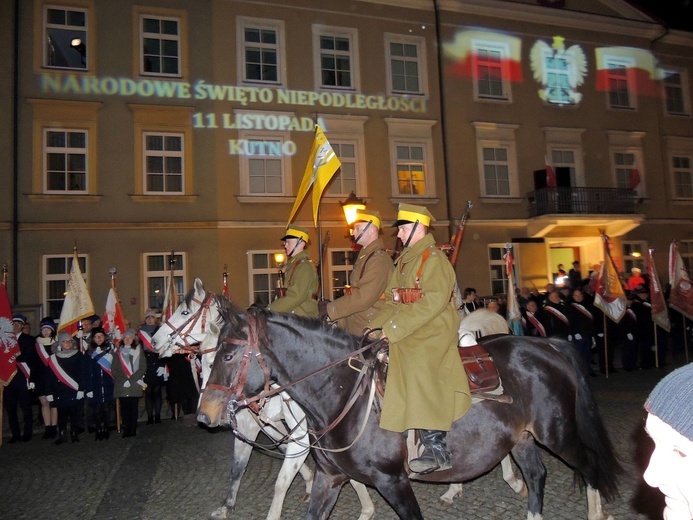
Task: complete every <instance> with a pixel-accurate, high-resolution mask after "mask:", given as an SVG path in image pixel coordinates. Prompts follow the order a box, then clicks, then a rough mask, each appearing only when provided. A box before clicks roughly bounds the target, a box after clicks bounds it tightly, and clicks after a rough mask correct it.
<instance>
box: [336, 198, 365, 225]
mask: <svg viewBox="0 0 693 520" xmlns="http://www.w3.org/2000/svg"><path fill="white" fill-rule="evenodd" d="M339 204H340V205H341V206H342V211H343V212H344V217H345V218H346V222H347V225H348V226H350V227H351V225H352V224H353V223H354V220H355V219H356V212H357V211H358V210H360V209H361V210H363V209H366V203H365V202H364V201H363V200H361V199H359V198H358V197H357V196H356V193H354V192H353V191H352V192H351V193H350V194H349V196H348V197H347V199H346V200H345V201H344V202H340V203H339Z"/></svg>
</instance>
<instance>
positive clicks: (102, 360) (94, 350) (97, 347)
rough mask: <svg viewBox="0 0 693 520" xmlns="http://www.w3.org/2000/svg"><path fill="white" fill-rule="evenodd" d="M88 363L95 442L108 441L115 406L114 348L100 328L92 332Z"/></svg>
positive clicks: (87, 384) (88, 383)
mask: <svg viewBox="0 0 693 520" xmlns="http://www.w3.org/2000/svg"><path fill="white" fill-rule="evenodd" d="M87 352H88V354H87V355H88V359H89V363H87V365H88V367H89V378H88V379H87V382H86V391H87V392H86V395H87V405H88V406H89V407H91V411H92V414H93V417H94V423H95V426H96V436H95V440H97V441H99V440H101V439H108V437H109V427H110V421H111V413H112V409H113V407H114V404H115V397H114V395H113V376H112V374H111V366H112V363H113V352H114V350H113V346H112V345H111V344H110V343H109V342H108V339H107V338H106V332H105V331H104V330H103V329H102V328H100V327H97V328H94V329H92V331H91V344H90V346H89V350H88V351H87Z"/></svg>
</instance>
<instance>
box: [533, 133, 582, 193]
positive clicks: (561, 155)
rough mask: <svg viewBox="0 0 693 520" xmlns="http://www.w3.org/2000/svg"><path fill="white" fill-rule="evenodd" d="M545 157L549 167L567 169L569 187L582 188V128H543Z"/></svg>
mask: <svg viewBox="0 0 693 520" xmlns="http://www.w3.org/2000/svg"><path fill="white" fill-rule="evenodd" d="M542 130H543V131H544V136H545V137H544V138H545V139H546V157H548V159H549V163H550V164H551V167H552V168H554V171H556V168H561V167H562V168H568V170H569V172H570V185H571V186H584V185H585V180H584V179H585V176H584V167H583V162H582V156H583V153H582V134H583V133H584V132H585V129H584V128H565V127H544V128H542Z"/></svg>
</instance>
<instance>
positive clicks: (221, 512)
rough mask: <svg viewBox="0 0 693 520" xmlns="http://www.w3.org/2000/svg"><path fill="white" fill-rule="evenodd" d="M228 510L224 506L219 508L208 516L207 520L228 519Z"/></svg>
mask: <svg viewBox="0 0 693 520" xmlns="http://www.w3.org/2000/svg"><path fill="white" fill-rule="evenodd" d="M228 513H229V508H228V507H226V506H221V507H219V508H217V509H215V510H214V511H212V513H211V514H210V515H209V520H225V519H226V518H228Z"/></svg>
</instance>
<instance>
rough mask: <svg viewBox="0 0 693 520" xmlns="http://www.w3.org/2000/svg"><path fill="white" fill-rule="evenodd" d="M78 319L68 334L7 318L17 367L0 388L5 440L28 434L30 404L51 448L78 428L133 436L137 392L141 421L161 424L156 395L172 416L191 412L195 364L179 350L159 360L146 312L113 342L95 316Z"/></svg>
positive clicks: (75, 435)
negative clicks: (75, 328) (76, 328)
mask: <svg viewBox="0 0 693 520" xmlns="http://www.w3.org/2000/svg"><path fill="white" fill-rule="evenodd" d="M80 324H81V330H80V331H79V332H78V333H77V334H76V335H75V336H73V335H71V334H69V333H68V332H66V331H65V330H63V331H61V332H60V333H57V329H58V324H57V323H56V322H55V320H54V319H53V318H52V317H49V316H48V317H44V318H43V319H42V320H41V322H40V324H39V327H38V328H39V335H38V336H37V337H34V336H32V335H31V329H30V327H28V325H29V324H28V322H27V318H26V317H25V316H24V315H22V314H20V313H16V314H14V315H13V317H12V326H13V329H14V335H15V337H16V338H17V343H18V345H19V350H20V353H19V355H18V356H17V358H16V361H17V372H16V373H15V375H14V377H12V379H11V381H10V382H9V384H8V385H7V386H6V387H5V388H4V390H3V404H4V408H5V410H6V411H7V418H8V423H9V427H10V432H11V437H10V439H9V441H8V443H10V444H14V443H16V442H22V441H23V442H28V441H30V440H31V439H32V436H33V428H34V407H35V405H36V404H38V410H39V414H38V419H39V420H40V422H41V423H42V424H43V435H42V438H43V439H51V440H53V442H54V443H55V444H57V445H60V444H63V443H65V442H68V440H70V441H71V442H79V440H80V435H81V434H82V433H85V432H87V433H89V434H93V435H94V440H96V441H102V440H107V439H109V438H110V435H111V432H112V431H113V430H114V429H116V428H120V431H121V432H122V436H123V437H125V438H128V437H135V436H136V435H137V424H138V421H139V417H140V409H141V408H142V407H141V406H140V402H141V399H142V398H143V397H144V411H146V415H147V424H148V425H149V424H157V423H161V414H162V407H163V405H164V402H165V399H164V393H165V394H166V401H168V403H169V407H170V410H171V415H172V417H173V418H174V419H178V418H179V417H181V416H183V415H184V414H189V415H190V414H193V413H194V411H195V407H196V406H197V399H198V395H199V390H198V386H196V383H195V379H196V378H197V373H198V366H197V364H196V362H195V360H191V359H189V358H188V356H185V355H174V356H172V357H171V358H167V359H161V358H160V357H159V355H158V353H156V352H154V351H153V350H152V349H151V348H150V347H149V345H148V339H149V338H151V336H152V335H153V334H154V333H156V331H157V329H158V327H157V314H156V313H155V312H154V311H153V310H147V312H146V315H145V318H144V322H143V323H142V324H141V325H140V327H138V330H135V329H133V328H127V329H126V330H125V331H124V332H123V333H122V335H120V336H121V337H119V338H117V339H116V340H114V338H113V336H112V335H109V334H108V333H107V332H106V331H105V330H104V329H103V327H102V325H101V319H100V317H99V316H97V315H93V316H90V317H88V318H85V319H83V320H81V322H80ZM198 385H199V383H198ZM20 412H21V418H22V420H23V424H22V423H21V422H20Z"/></svg>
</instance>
